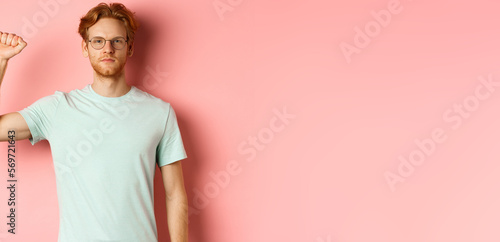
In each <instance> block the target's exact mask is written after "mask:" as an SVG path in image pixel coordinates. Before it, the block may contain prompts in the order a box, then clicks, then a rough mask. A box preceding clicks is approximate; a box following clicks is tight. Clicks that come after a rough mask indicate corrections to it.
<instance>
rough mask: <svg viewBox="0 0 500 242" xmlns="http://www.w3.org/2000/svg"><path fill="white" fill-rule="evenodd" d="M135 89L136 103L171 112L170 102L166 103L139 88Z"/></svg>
mask: <svg viewBox="0 0 500 242" xmlns="http://www.w3.org/2000/svg"><path fill="white" fill-rule="evenodd" d="M134 88H135V93H134V96H133V98H134V99H135V101H138V102H142V103H143V106H145V107H151V108H155V109H160V110H161V111H165V112H168V111H169V110H170V108H171V105H170V103H169V102H166V101H164V100H163V99H161V98H159V97H156V96H154V95H152V94H150V93H148V92H145V91H143V90H141V89H139V88H137V87H134Z"/></svg>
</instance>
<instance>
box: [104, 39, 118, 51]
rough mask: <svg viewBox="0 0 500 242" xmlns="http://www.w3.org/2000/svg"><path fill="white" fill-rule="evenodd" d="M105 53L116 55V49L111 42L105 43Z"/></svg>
mask: <svg viewBox="0 0 500 242" xmlns="http://www.w3.org/2000/svg"><path fill="white" fill-rule="evenodd" d="M102 49H103V51H104V52H105V53H114V52H115V49H114V48H113V46H112V45H111V41H106V42H105V43H104V47H102Z"/></svg>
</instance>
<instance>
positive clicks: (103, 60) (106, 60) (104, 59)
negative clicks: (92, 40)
mask: <svg viewBox="0 0 500 242" xmlns="http://www.w3.org/2000/svg"><path fill="white" fill-rule="evenodd" d="M101 61H102V62H114V61H115V60H114V59H112V58H102V59H101Z"/></svg>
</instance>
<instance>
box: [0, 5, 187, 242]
mask: <svg viewBox="0 0 500 242" xmlns="http://www.w3.org/2000/svg"><path fill="white" fill-rule="evenodd" d="M137 28H138V24H137V22H136V20H135V19H134V16H133V13H132V12H130V11H129V10H128V9H127V8H126V7H125V6H123V5H122V4H111V5H107V4H104V3H101V4H99V5H97V6H96V7H94V8H92V9H91V10H90V11H89V12H88V13H87V14H86V15H85V16H83V17H82V18H81V22H80V26H79V31H78V32H79V33H80V35H81V36H82V52H83V56H84V57H85V58H89V61H90V64H91V66H92V68H93V69H94V80H93V83H92V84H88V85H86V86H85V87H84V88H82V89H75V90H73V91H71V92H69V93H65V92H60V91H56V92H55V93H54V94H53V95H50V96H46V97H43V98H40V99H39V100H37V101H36V102H34V103H33V104H32V105H30V106H29V107H27V108H25V109H23V110H21V111H19V112H12V113H7V114H4V115H1V116H0V141H7V140H8V139H9V138H8V137H7V136H8V131H9V130H14V131H15V140H22V139H29V141H30V142H31V144H32V145H34V144H35V143H37V142H38V141H40V140H43V139H46V140H48V141H49V143H50V148H51V151H52V157H53V161H54V167H55V169H56V184H57V194H58V201H59V214H60V218H59V219H60V220H59V221H60V223H59V239H58V241H59V242H79V241H82V242H94V241H95V242H97V241H108V242H111V241H114V242H118V241H120V242H138V241H140V242H156V241H158V239H157V229H156V222H155V217H154V207H153V202H154V197H153V195H154V192H153V178H154V173H155V168H156V163H157V164H158V166H159V167H160V170H161V173H162V178H163V183H164V187H165V192H166V198H167V199H166V200H167V202H166V207H167V222H168V226H169V232H170V236H171V241H174V242H185V241H187V238H188V230H187V218H188V213H187V209H188V204H187V197H186V192H185V188H184V181H183V176H182V167H181V162H178V161H180V160H182V159H184V158H186V157H187V156H186V153H185V150H184V146H183V143H182V138H181V134H180V132H179V128H178V124H177V119H176V115H175V112H174V110H173V108H172V106H171V105H170V104H169V103H167V102H164V101H162V100H161V99H159V98H156V97H154V96H152V95H150V94H148V93H146V92H144V91H141V90H139V89H138V88H136V87H134V86H130V85H128V84H127V82H126V79H125V68H124V67H125V63H126V62H127V58H128V57H130V56H132V54H133V41H134V34H135V31H136V30H137ZM0 36H1V37H0V85H1V83H2V79H3V76H4V74H5V70H6V68H7V63H8V61H9V60H10V59H11V58H12V57H13V56H15V55H17V54H19V53H20V52H21V51H22V50H23V49H24V48H25V47H26V46H27V43H26V42H25V41H24V40H23V39H22V38H21V37H19V36H16V35H15V34H9V33H2V32H0Z"/></svg>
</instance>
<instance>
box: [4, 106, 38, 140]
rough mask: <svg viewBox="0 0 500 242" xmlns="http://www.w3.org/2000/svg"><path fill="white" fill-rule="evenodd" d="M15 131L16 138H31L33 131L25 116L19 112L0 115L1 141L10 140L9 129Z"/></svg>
mask: <svg viewBox="0 0 500 242" xmlns="http://www.w3.org/2000/svg"><path fill="white" fill-rule="evenodd" d="M9 130H14V131H15V138H14V139H15V140H22V139H29V138H31V132H30V129H29V127H28V124H27V123H26V120H24V118H23V116H22V115H21V114H20V113H18V112H12V113H7V114H3V115H0V141H8V140H9V137H8V136H9V135H8V131H9Z"/></svg>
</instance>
